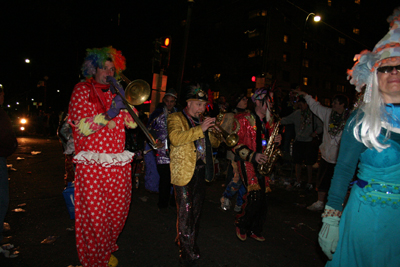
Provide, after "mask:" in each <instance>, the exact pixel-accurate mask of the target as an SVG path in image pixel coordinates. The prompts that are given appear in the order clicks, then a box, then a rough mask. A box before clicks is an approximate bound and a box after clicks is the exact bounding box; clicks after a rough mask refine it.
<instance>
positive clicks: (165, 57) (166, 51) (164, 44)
mask: <svg viewBox="0 0 400 267" xmlns="http://www.w3.org/2000/svg"><path fill="white" fill-rule="evenodd" d="M160 52H161V61H160V67H161V69H163V70H166V69H167V68H168V66H169V60H170V55H171V38H170V37H169V36H165V37H162V38H161V51H160Z"/></svg>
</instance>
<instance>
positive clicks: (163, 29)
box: [0, 0, 394, 105]
mask: <svg viewBox="0 0 400 267" xmlns="http://www.w3.org/2000/svg"><path fill="white" fill-rule="evenodd" d="M361 1H363V2H367V1H366V0H361ZM237 2H241V1H240V0H235V1H233V0H232V1H228V0H214V1H208V0H197V1H196V2H195V5H194V13H193V21H192V25H193V29H195V28H196V20H197V19H198V18H201V19H202V21H204V19H206V18H207V14H210V13H216V12H217V13H221V14H222V13H223V12H224V10H226V8H224V6H225V7H226V6H227V5H230V4H231V3H237ZM292 2H297V3H298V4H300V3H301V1H292ZM372 2H374V3H376V1H372ZM389 2H390V3H391V4H388V5H384V6H383V5H380V6H379V7H374V6H371V10H374V11H373V12H372V11H371V12H372V14H371V18H373V19H371V20H368V21H366V23H370V25H371V30H375V29H376V28H379V31H380V32H379V34H378V36H380V37H375V36H373V37H372V38H373V39H374V43H376V42H377V41H378V40H379V38H381V37H383V35H384V34H385V32H384V31H385V30H386V29H387V26H384V25H387V23H386V18H387V16H388V15H390V13H391V12H392V10H393V7H394V3H392V1H389ZM389 2H388V3H389ZM379 3H380V4H382V3H385V1H379ZM186 15H187V1H185V0H174V1H156V0H146V1H71V0H69V1H67V0H60V1H49V0H47V1H34V0H32V1H28V0H25V1H20V0H15V1H7V3H6V4H3V7H2V8H1V18H0V19H1V21H2V22H3V23H2V29H1V33H0V34H1V45H2V47H3V49H2V51H3V53H2V59H3V61H2V63H3V64H2V70H3V71H1V72H0V83H1V84H3V86H4V89H5V92H6V103H7V102H8V101H11V100H12V101H15V100H16V99H18V98H19V97H21V96H22V97H23V96H24V95H26V92H27V91H34V90H37V87H36V84H37V83H38V81H40V80H43V77H45V76H47V77H48V88H49V90H52V91H55V89H59V90H61V94H60V97H61V102H62V103H61V104H60V105H65V103H68V100H69V96H70V93H71V91H72V88H73V86H74V85H75V84H76V83H77V82H79V78H80V77H79V74H80V66H81V64H82V61H83V58H84V55H85V49H86V48H93V47H103V46H109V45H112V46H113V47H115V48H117V49H118V50H122V53H123V54H124V55H125V57H126V59H127V70H126V71H125V74H126V75H127V76H128V77H129V78H130V79H131V80H133V79H139V78H140V79H145V80H147V81H148V82H151V77H152V76H151V75H152V74H151V58H152V48H153V41H154V40H155V38H157V37H161V36H164V35H172V36H177V38H176V39H173V40H172V45H173V50H175V51H179V49H180V48H181V46H182V45H181V43H179V42H180V41H181V39H179V38H182V34H183V30H184V27H183V26H182V23H181V22H182V21H183V20H185V19H186ZM373 21H379V23H374V22H373ZM382 25H383V26H382ZM382 27H386V28H384V31H382V30H381V29H382ZM203 32H207V30H205V31H203ZM194 35H196V33H193V32H191V35H190V38H193V37H194ZM196 37H198V36H196ZM174 41H175V43H174ZM177 42H178V43H177ZM360 48H361V47H360ZM188 53H191V51H190V47H189V49H188ZM25 58H29V59H30V60H31V64H29V65H28V64H26V63H25V62H24V59H25ZM175 60H176V59H175ZM59 100H60V99H59Z"/></svg>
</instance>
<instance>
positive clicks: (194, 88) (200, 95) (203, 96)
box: [186, 84, 208, 102]
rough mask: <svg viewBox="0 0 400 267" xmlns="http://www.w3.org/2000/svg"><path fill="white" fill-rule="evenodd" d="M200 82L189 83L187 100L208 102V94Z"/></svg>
mask: <svg viewBox="0 0 400 267" xmlns="http://www.w3.org/2000/svg"><path fill="white" fill-rule="evenodd" d="M202 87H204V86H202V85H200V84H193V85H189V87H188V94H187V99H186V101H203V102H208V95H207V93H206V91H205V89H203V88H202Z"/></svg>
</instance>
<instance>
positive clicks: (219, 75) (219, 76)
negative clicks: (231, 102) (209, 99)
mask: <svg viewBox="0 0 400 267" xmlns="http://www.w3.org/2000/svg"><path fill="white" fill-rule="evenodd" d="M219 78H221V74H220V73H219V74H215V75H214V81H215V82H217V81H219Z"/></svg>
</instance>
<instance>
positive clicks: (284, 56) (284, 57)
mask: <svg viewBox="0 0 400 267" xmlns="http://www.w3.org/2000/svg"><path fill="white" fill-rule="evenodd" d="M283 62H287V55H286V54H283Z"/></svg>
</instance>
